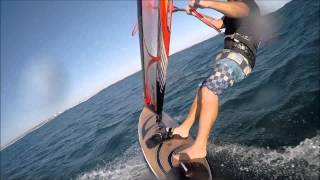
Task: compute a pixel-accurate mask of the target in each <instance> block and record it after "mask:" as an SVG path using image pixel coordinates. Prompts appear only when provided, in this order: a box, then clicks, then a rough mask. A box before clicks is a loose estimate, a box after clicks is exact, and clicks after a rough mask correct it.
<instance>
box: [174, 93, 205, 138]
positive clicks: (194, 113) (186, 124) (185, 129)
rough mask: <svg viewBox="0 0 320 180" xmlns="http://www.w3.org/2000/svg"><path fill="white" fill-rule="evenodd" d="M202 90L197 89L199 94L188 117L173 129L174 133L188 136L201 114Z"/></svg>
mask: <svg viewBox="0 0 320 180" xmlns="http://www.w3.org/2000/svg"><path fill="white" fill-rule="evenodd" d="M199 91H200V90H198V91H197V95H196V97H195V98H194V100H193V103H192V106H191V108H190V110H189V114H188V116H187V118H186V119H185V120H184V121H183V123H182V124H181V125H180V126H178V127H176V128H175V129H174V131H173V134H178V135H180V136H182V137H188V135H189V131H190V129H191V127H192V125H193V124H194V122H195V120H196V119H197V117H198V115H199V109H200V108H199V107H200V101H199V98H198V96H199V93H200V92H199Z"/></svg>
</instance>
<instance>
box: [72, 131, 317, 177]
mask: <svg viewBox="0 0 320 180" xmlns="http://www.w3.org/2000/svg"><path fill="white" fill-rule="evenodd" d="M208 149H209V152H208V161H209V164H210V165H211V168H212V172H213V173H214V177H216V178H222V179H312V180H313V179H319V177H320V174H319V172H320V159H319V156H318V155H319V151H320V135H317V136H315V137H313V138H311V139H308V138H307V139H305V140H304V141H302V142H300V144H299V145H297V146H295V147H289V146H288V147H283V148H281V149H277V150H271V149H269V148H257V147H254V146H243V145H239V144H225V145H215V144H210V145H209V147H208ZM76 179H77V180H87V179H108V180H117V179H123V180H133V179H155V177H154V176H153V175H152V173H151V172H150V171H149V169H148V167H147V163H145V161H144V159H143V156H142V152H141V149H140V147H139V145H138V144H137V143H136V144H133V145H132V146H131V147H129V148H128V149H127V150H126V152H124V154H123V155H122V156H119V157H117V158H115V159H114V160H113V161H111V162H109V163H105V164H104V165H100V166H98V167H96V168H95V169H94V170H91V171H88V172H84V173H82V174H80V175H79V176H78V177H77V178H76Z"/></svg>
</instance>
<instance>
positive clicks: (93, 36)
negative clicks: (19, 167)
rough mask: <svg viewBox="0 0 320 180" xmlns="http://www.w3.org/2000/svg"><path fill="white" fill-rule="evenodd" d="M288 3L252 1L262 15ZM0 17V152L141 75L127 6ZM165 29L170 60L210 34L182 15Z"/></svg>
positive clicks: (48, 4)
mask: <svg viewBox="0 0 320 180" xmlns="http://www.w3.org/2000/svg"><path fill="white" fill-rule="evenodd" d="M288 1H289V0H258V1H257V2H258V4H259V6H260V8H261V9H262V12H263V13H268V12H272V11H274V10H276V9H278V8H280V7H282V6H283V5H284V4H285V3H287V2H288ZM186 4H187V1H182V0H181V1H175V5H176V6H179V7H184V6H185V5H186ZM199 11H201V12H202V13H205V14H207V15H210V16H212V17H214V18H219V17H221V16H222V15H221V14H220V13H218V12H215V11H213V10H203V9H202V10H199ZM0 12H1V38H0V39H1V53H0V54H1V147H3V146H4V145H6V144H7V143H9V142H10V141H12V140H13V139H14V138H16V137H18V136H20V135H21V134H23V133H24V132H26V131H28V130H29V129H31V128H32V127H34V126H36V125H38V124H39V123H41V122H43V121H44V120H46V119H48V118H50V117H53V115H54V114H56V113H58V112H62V111H64V110H66V109H68V108H70V107H72V106H74V105H77V104H79V102H82V101H84V100H86V99H88V98H89V97H91V96H93V95H94V94H96V93H97V92H98V91H100V90H102V89H104V88H106V87H107V86H109V85H110V84H112V83H115V82H117V81H119V80H121V79H123V78H124V77H126V76H128V75H130V74H133V73H134V72H137V71H139V70H140V69H141V65H140V50H139V38H138V36H137V35H136V36H135V37H132V36H131V31H132V29H133V26H134V24H135V23H136V22H137V12H136V1H134V0H122V1H118V0H117V1H116V0H114V1H112V0H109V1H45V0H44V1H41V0H36V1H19V0H17V1H15V0H13V1H1V11H0ZM172 22H173V24H172V34H171V45H170V46H171V49H170V52H171V54H172V53H175V52H178V51H180V50H182V49H185V48H187V47H190V46H192V45H193V44H196V43H199V42H201V41H203V40H206V39H209V38H211V37H213V36H214V35H216V34H217V33H216V32H215V31H214V30H212V29H211V28H209V27H207V26H206V25H203V24H202V23H201V22H200V21H198V20H197V19H196V18H194V17H192V16H188V15H186V14H185V13H183V12H179V13H175V14H174V16H173V20H172Z"/></svg>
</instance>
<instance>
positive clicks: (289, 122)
mask: <svg viewBox="0 0 320 180" xmlns="http://www.w3.org/2000/svg"><path fill="white" fill-rule="evenodd" d="M319 3H320V2H319V1H316V0H310V1H309V0H308V1H302V0H293V1H291V2H290V3H288V4H286V5H285V6H284V7H283V8H281V9H280V10H278V11H277V12H274V13H272V14H269V15H268V16H267V17H268V18H269V19H274V20H276V21H274V22H273V23H274V24H272V27H274V28H273V29H275V30H274V32H273V33H271V34H270V36H269V37H268V38H266V39H265V40H264V43H262V46H261V48H260V49H259V53H258V57H257V61H256V66H255V69H254V71H253V73H252V74H251V75H250V76H249V77H248V78H247V79H245V80H243V81H242V82H240V83H238V84H236V85H235V86H233V87H232V88H230V89H228V90H227V91H226V92H225V93H224V94H223V95H222V96H221V99H220V113H219V116H218V120H217V122H216V124H215V126H214V129H213V130H212V133H211V136H210V144H209V146H208V161H209V163H210V165H211V167H212V169H213V172H214V176H215V177H223V179H319V172H320V159H319V158H320V156H319V151H320V112H319V105H320V79H319V77H320V59H319V58H320V34H319V30H320V21H319V17H320V4H319ZM222 46H223V38H222V36H221V35H219V36H216V37H213V38H211V39H209V40H207V41H204V42H202V43H199V44H197V45H195V46H193V47H190V48H188V49H185V50H183V51H181V52H178V53H175V54H173V55H171V56H170V58H169V61H170V62H169V70H168V72H169V73H168V81H167V91H166V96H165V105H164V109H165V111H166V112H167V113H169V114H170V115H171V116H172V117H173V118H174V119H175V120H177V121H178V122H181V121H182V120H183V119H184V118H185V116H186V114H187V112H188V110H189V108H190V105H191V103H192V99H193V98H194V96H195V92H196V89H197V86H198V84H199V83H201V82H202V81H203V80H204V79H205V78H206V77H207V75H208V74H209V73H210V71H211V67H212V63H213V59H214V57H215V55H216V54H217V53H218V52H219V51H220V50H221V48H222ZM142 92H143V91H142V74H141V72H137V73H135V74H133V75H131V76H129V77H127V78H125V79H123V80H121V81H119V82H117V83H115V84H113V85H111V86H109V87H107V88H105V89H104V90H102V91H100V92H99V93H98V94H96V95H95V96H93V97H91V98H90V99H88V100H87V101H85V102H82V103H81V104H79V105H77V106H75V107H73V108H71V109H68V110H66V111H65V112H63V113H61V114H60V115H58V116H57V117H56V118H55V119H53V120H52V121H50V122H48V123H47V124H45V125H44V126H42V127H41V128H39V129H37V130H35V131H33V132H31V133H29V134H28V135H26V136H25V137H23V138H22V139H20V140H19V141H17V142H16V143H14V144H12V145H11V146H9V147H7V148H5V149H4V150H2V151H1V179H108V180H109V179H114V180H118V179H121V180H122V179H154V177H153V175H152V174H151V172H150V171H149V169H148V166H147V164H146V163H145V161H144V159H143V155H142V152H141V150H140V147H139V144H138V135H137V125H138V119H139V115H140V112H141V110H142V108H143V95H142ZM195 133H196V128H195V129H193V130H192V134H193V135H195Z"/></svg>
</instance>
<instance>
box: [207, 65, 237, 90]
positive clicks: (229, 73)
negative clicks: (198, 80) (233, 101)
mask: <svg viewBox="0 0 320 180" xmlns="http://www.w3.org/2000/svg"><path fill="white" fill-rule="evenodd" d="M234 75H235V72H234V70H233V68H232V67H230V66H228V64H225V63H221V64H216V65H215V66H214V68H213V72H212V73H211V75H209V77H208V78H207V79H206V80H205V81H204V82H203V83H202V85H201V87H204V86H206V87H207V88H208V89H209V90H211V91H212V92H213V93H214V94H216V95H220V94H221V93H222V91H223V90H225V89H227V88H228V87H231V86H232V85H233V84H234V81H235V80H234Z"/></svg>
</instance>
